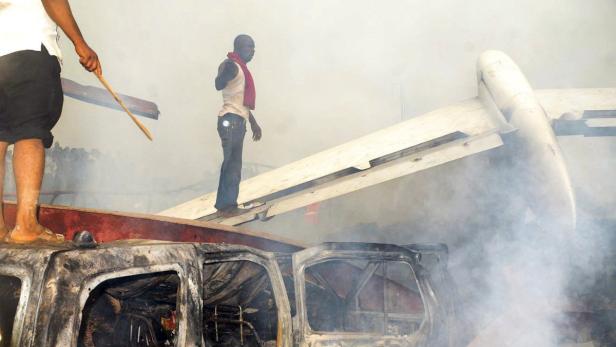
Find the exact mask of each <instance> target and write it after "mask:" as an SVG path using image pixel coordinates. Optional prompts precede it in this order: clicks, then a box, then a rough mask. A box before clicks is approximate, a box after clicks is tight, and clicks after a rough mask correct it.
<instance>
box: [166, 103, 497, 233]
mask: <svg viewBox="0 0 616 347" xmlns="http://www.w3.org/2000/svg"><path fill="white" fill-rule="evenodd" d="M501 145H502V140H501V137H500V135H499V131H498V128H497V127H496V126H495V125H494V124H493V122H492V121H491V117H490V116H489V114H488V110H487V109H486V107H485V106H484V104H483V103H482V102H481V101H480V100H479V98H474V99H470V100H466V101H463V102H460V103H458V104H455V105H453V106H449V107H445V108H441V109H438V110H435V111H432V112H430V113H427V114H424V115H421V116H417V117H413V118H411V119H409V120H407V121H405V122H402V123H399V124H396V125H394V126H391V127H389V128H386V129H382V130H380V131H377V132H375V133H372V134H369V135H366V136H364V137H362V138H359V139H356V140H354V141H351V142H348V143H345V144H342V145H339V146H336V147H333V148H331V149H328V150H325V151H323V152H320V153H317V154H314V155H311V156H309V157H307V158H304V159H301V160H298V161H296V162H294V163H290V164H288V165H285V166H282V167H280V168H277V169H274V170H272V171H269V172H266V173H263V174H261V175H258V176H256V177H252V178H250V179H247V180H245V181H243V182H242V183H241V184H240V194H239V197H238V205H240V206H241V207H249V208H250V211H249V212H248V213H246V214H245V215H241V216H237V217H233V218H228V219H225V220H223V219H220V218H217V216H216V214H215V213H216V209H215V208H214V203H215V200H216V192H211V193H209V194H206V195H203V196H201V197H198V198H196V199H194V200H191V201H188V202H186V203H183V204H181V205H178V206H176V207H173V208H170V209H168V210H165V211H163V212H161V213H160V214H161V215H165V216H175V217H180V218H188V219H199V218H203V217H206V218H205V219H206V220H214V221H217V222H221V223H223V224H229V225H237V224H241V223H243V222H247V221H250V220H253V219H255V217H257V215H258V216H259V217H260V218H269V217H272V216H274V215H277V214H280V213H284V212H287V211H290V210H293V209H296V208H300V207H304V206H307V205H310V204H312V203H314V202H318V201H323V200H326V199H330V198H333V197H336V196H340V195H343V194H347V193H350V192H352V191H356V190H358V189H361V188H365V187H369V186H373V185H376V184H379V183H382V182H385V181H388V180H392V179H395V178H398V177H402V176H405V175H408V174H411V173H415V172H418V171H421V170H425V169H428V168H430V167H434V166H436V165H440V164H444V163H446V162H449V161H452V160H456V159H460V158H463V157H466V156H469V155H472V154H475V153H478V152H482V151H485V150H488V149H492V148H495V147H498V146H501Z"/></svg>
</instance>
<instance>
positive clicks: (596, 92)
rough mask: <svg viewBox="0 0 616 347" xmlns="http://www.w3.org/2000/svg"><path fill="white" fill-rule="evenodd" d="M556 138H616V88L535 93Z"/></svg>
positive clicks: (555, 90) (539, 91)
mask: <svg viewBox="0 0 616 347" xmlns="http://www.w3.org/2000/svg"><path fill="white" fill-rule="evenodd" d="M535 94H536V95H537V98H538V99H539V102H540V103H541V105H542V106H543V108H544V109H545V112H546V114H547V115H548V117H549V118H550V119H552V127H553V128H554V132H555V134H556V135H557V136H567V135H583V136H616V88H601V89H546V90H538V91H535Z"/></svg>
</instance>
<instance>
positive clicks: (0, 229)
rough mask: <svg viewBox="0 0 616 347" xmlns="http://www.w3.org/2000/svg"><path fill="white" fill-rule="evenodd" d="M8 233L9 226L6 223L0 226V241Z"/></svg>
mask: <svg viewBox="0 0 616 347" xmlns="http://www.w3.org/2000/svg"><path fill="white" fill-rule="evenodd" d="M8 233H9V228H7V227H6V225H2V226H0V242H2V241H3V240H4V238H5V237H6V235H7V234H8Z"/></svg>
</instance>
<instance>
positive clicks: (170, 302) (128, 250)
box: [33, 241, 201, 347]
mask: <svg viewBox="0 0 616 347" xmlns="http://www.w3.org/2000/svg"><path fill="white" fill-rule="evenodd" d="M196 258H197V251H196V249H195V246H194V245H193V244H188V243H186V244H182V243H170V242H159V241H119V242H112V243H106V244H101V245H99V246H97V247H95V248H93V249H80V248H76V249H72V250H67V251H64V252H57V253H55V254H54V256H53V257H52V258H51V259H50V262H49V268H48V270H47V274H46V278H45V281H44V285H43V288H44V289H43V292H42V295H41V304H40V307H39V313H38V318H37V322H36V326H35V329H34V330H35V331H36V332H35V338H34V342H33V346H54V347H67V346H84V347H93V346H199V345H201V333H200V331H201V330H200V329H201V325H200V324H196V323H195V322H198V321H200V317H201V310H200V298H199V295H198V293H199V288H198V287H197V285H196V284H197V283H198V282H199V276H200V272H199V268H198V263H196V262H194V259H196Z"/></svg>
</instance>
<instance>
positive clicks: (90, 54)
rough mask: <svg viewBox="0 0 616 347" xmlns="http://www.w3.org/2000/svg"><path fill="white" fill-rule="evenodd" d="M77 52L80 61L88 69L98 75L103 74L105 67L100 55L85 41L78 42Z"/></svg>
mask: <svg viewBox="0 0 616 347" xmlns="http://www.w3.org/2000/svg"><path fill="white" fill-rule="evenodd" d="M75 52H77V55H79V62H80V63H81V65H82V66H83V67H84V68H85V69H86V70H88V71H90V72H94V73H95V74H96V75H98V76H100V75H102V74H103V68H102V67H101V63H100V61H99V60H98V55H96V52H94V50H93V49H92V48H90V46H88V45H87V44H86V43H85V42H83V43H80V44H76V45H75Z"/></svg>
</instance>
